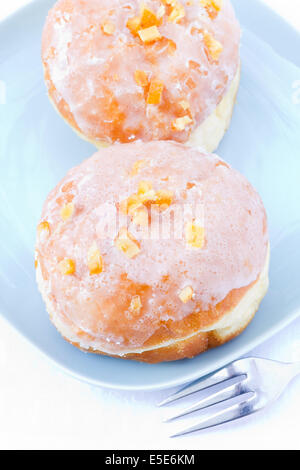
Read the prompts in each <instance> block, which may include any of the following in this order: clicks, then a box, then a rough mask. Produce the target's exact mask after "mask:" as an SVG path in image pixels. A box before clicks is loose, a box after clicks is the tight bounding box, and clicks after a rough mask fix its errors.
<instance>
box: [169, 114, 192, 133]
mask: <svg viewBox="0 0 300 470" xmlns="http://www.w3.org/2000/svg"><path fill="white" fill-rule="evenodd" d="M192 122H193V119H191V118H190V116H183V117H180V118H177V119H175V121H173V122H172V127H173V128H174V129H176V131H184V129H185V128H186V127H187V126H188V125H189V124H192Z"/></svg>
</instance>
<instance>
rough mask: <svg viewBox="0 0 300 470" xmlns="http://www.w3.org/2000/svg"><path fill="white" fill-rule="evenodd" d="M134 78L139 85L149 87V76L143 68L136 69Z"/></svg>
mask: <svg viewBox="0 0 300 470" xmlns="http://www.w3.org/2000/svg"><path fill="white" fill-rule="evenodd" d="M134 79H135V82H136V84H137V85H139V86H141V87H147V86H148V84H149V81H148V76H147V74H146V72H144V71H143V70H136V71H135V72H134Z"/></svg>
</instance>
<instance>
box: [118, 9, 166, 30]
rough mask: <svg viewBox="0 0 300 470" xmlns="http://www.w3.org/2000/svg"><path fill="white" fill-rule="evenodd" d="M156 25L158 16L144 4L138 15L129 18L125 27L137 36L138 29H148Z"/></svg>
mask: <svg viewBox="0 0 300 470" xmlns="http://www.w3.org/2000/svg"><path fill="white" fill-rule="evenodd" d="M158 25H159V18H158V17H157V16H156V15H155V13H154V12H153V11H152V10H151V9H150V8H147V7H146V6H145V5H144V6H143V7H142V10H141V14H140V16H134V17H132V18H129V20H128V21H127V24H126V26H127V28H128V29H129V30H130V32H131V34H133V35H134V36H137V35H138V34H139V31H140V30H144V29H149V28H152V27H155V26H158Z"/></svg>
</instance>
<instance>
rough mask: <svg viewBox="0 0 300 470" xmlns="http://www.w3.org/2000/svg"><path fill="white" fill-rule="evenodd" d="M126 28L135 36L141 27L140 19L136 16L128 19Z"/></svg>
mask: <svg viewBox="0 0 300 470" xmlns="http://www.w3.org/2000/svg"><path fill="white" fill-rule="evenodd" d="M126 26H127V28H128V29H129V31H130V32H131V34H133V36H137V34H138V30H139V29H140V26H141V19H140V18H139V17H138V16H134V17H133V18H129V20H128V21H127V24H126Z"/></svg>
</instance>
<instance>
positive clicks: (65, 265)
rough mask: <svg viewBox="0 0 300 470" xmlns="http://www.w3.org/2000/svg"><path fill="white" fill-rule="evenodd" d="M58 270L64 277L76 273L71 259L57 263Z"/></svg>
mask: <svg viewBox="0 0 300 470" xmlns="http://www.w3.org/2000/svg"><path fill="white" fill-rule="evenodd" d="M58 269H59V270H60V272H61V274H63V275H64V276H71V275H72V274H74V273H75V271H76V264H75V262H74V261H73V260H72V259H69V258H66V259H63V260H62V261H60V263H58Z"/></svg>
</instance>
